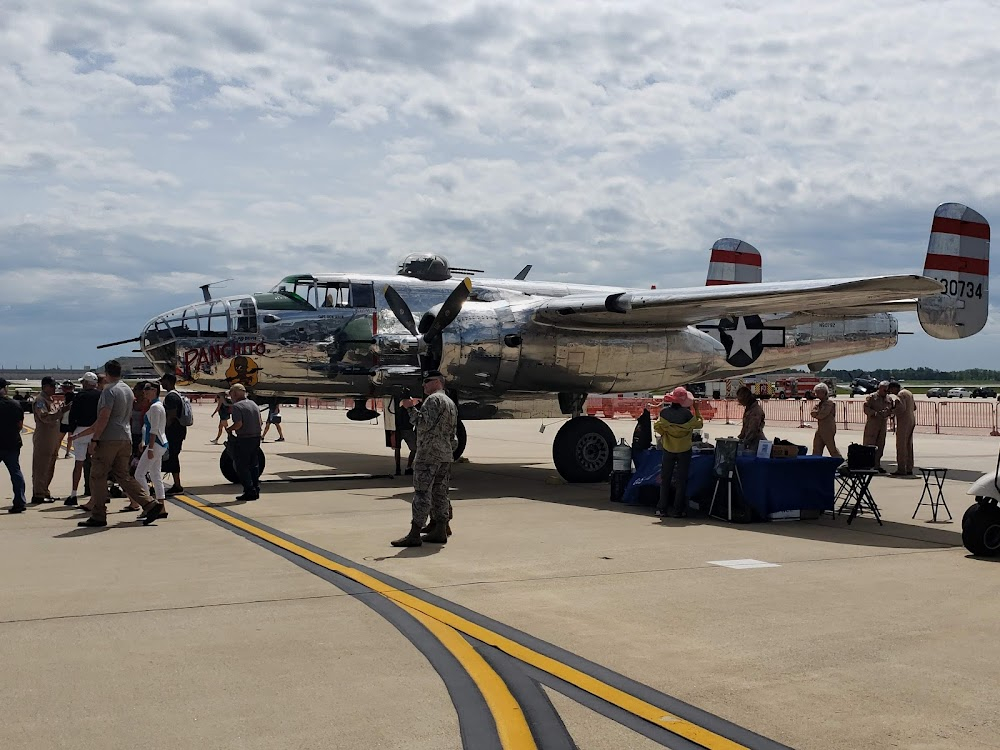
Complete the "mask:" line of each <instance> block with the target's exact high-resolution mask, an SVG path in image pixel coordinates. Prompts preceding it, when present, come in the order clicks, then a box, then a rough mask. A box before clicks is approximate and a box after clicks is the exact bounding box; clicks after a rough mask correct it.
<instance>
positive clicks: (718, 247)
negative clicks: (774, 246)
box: [705, 237, 761, 286]
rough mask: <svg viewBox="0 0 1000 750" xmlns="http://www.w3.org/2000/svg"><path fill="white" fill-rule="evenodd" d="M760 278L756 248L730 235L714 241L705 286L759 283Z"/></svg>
mask: <svg viewBox="0 0 1000 750" xmlns="http://www.w3.org/2000/svg"><path fill="white" fill-rule="evenodd" d="M760 280H761V260H760V253H759V252H757V248H755V247H754V246H753V245H748V244H747V243H746V242H743V241H742V240H736V239H733V238H731V237H726V238H725V239H721V240H716V241H715V244H714V245H712V255H711V258H710V259H709V262H708V280H707V281H706V282H705V286H722V285H724V284H759V283H760Z"/></svg>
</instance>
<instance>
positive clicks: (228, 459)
mask: <svg viewBox="0 0 1000 750" xmlns="http://www.w3.org/2000/svg"><path fill="white" fill-rule="evenodd" d="M266 460H267V459H266V458H265V456H264V451H263V450H261V449H260V448H258V449H257V466H258V467H259V468H260V473H261V474H263V473H264V463H265V461H266ZM219 471H221V472H222V476H224V477H225V478H226V480H227V481H229V482H232V483H233V484H239V482H240V475H239V474H237V473H236V465H235V464H234V463H233V457H232V456H231V455H230V454H229V451H222V455H221V456H219Z"/></svg>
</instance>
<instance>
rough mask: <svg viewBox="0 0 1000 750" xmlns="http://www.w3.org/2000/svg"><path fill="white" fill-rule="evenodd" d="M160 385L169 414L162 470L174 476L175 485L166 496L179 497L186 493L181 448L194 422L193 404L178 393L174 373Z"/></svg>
mask: <svg viewBox="0 0 1000 750" xmlns="http://www.w3.org/2000/svg"><path fill="white" fill-rule="evenodd" d="M160 385H161V386H163V389H164V390H165V391H167V395H166V397H165V398H164V399H163V409H164V410H165V411H166V413H167V426H166V429H165V430H164V434H165V435H166V438H167V445H169V446H170V447H169V449H168V450H167V455H166V457H165V458H164V459H163V463H162V464H161V468H162V469H163V471H166V472H169V473H170V474H172V475H173V478H174V483H173V484H172V485H171V486H170V488H169V489H167V491H166V494H167V495H168V496H169V495H179V494H180V493H182V492H184V486H183V485H182V484H181V462H180V455H181V448H182V447H183V445H184V438H186V437H187V428H188V425H190V424H191V423H192V422H193V418H192V412H191V402H190V400H188V399H187V398H185V397H183V396H181V394H180V393H178V392H177V376H176V375H174V374H173V373H172V372H168V373H166V374H165V375H164V376H163V377H161V378H160Z"/></svg>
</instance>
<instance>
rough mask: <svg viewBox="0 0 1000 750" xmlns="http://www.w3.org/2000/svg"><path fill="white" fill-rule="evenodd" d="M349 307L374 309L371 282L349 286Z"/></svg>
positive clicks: (373, 290)
mask: <svg viewBox="0 0 1000 750" xmlns="http://www.w3.org/2000/svg"><path fill="white" fill-rule="evenodd" d="M351 307H364V308H373V307H375V286H374V284H372V283H371V282H368V283H358V282H354V283H352V284H351Z"/></svg>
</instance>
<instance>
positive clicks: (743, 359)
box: [698, 315, 785, 367]
mask: <svg viewBox="0 0 1000 750" xmlns="http://www.w3.org/2000/svg"><path fill="white" fill-rule="evenodd" d="M698 329H699V330H701V331H705V332H706V333H707V334H709V335H710V336H712V338H714V339H716V340H717V341H718V342H719V343H721V344H722V346H723V347H725V349H726V362H728V363H729V364H730V365H732V366H733V367H747V366H749V365H751V364H753V363H754V362H756V361H757V360H758V359H759V358H760V355H761V354H763V353H764V349H765V348H766V347H782V346H784V345H785V329H784V328H782V327H780V326H765V325H764V323H763V322H762V321H761V319H760V316H758V315H745V316H740V317H738V318H735V319H734V318H723V319H722V320H720V321H719V323H718V325H703V326H698Z"/></svg>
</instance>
